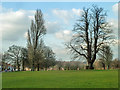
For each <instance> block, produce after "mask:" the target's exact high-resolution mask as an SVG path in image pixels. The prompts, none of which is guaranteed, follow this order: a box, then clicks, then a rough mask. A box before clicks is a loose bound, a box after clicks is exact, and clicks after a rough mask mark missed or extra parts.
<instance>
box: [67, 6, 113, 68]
mask: <svg viewBox="0 0 120 90" xmlns="http://www.w3.org/2000/svg"><path fill="white" fill-rule="evenodd" d="M106 16H107V14H106V12H105V11H104V9H103V8H101V7H100V8H99V7H98V6H95V5H93V7H92V8H91V9H89V8H87V9H86V8H83V13H82V16H81V17H80V19H79V20H78V21H77V23H76V24H75V25H74V28H73V32H74V35H73V37H72V39H71V40H70V42H68V43H67V44H66V46H67V48H68V49H69V50H70V51H71V53H72V55H73V57H74V58H75V59H80V58H84V59H86V60H87V62H88V69H94V67H93V63H94V62H95V60H96V55H97V53H98V52H99V50H100V48H101V46H102V45H104V44H105V43H108V40H109V39H111V35H110V33H111V32H112V30H111V29H110V26H109V24H108V23H107V22H106Z"/></svg>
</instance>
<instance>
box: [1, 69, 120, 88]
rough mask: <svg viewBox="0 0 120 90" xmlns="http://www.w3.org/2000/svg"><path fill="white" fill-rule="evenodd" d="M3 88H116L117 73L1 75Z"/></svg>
mask: <svg viewBox="0 0 120 90" xmlns="http://www.w3.org/2000/svg"><path fill="white" fill-rule="evenodd" d="M2 77H3V78H2V82H3V84H2V86H3V88H118V71H117V70H114V71H113V70H109V71H102V70H101V71H100V70H96V71H95V70H93V71H84V70H83V71H39V72H37V71H35V72H31V71H26V72H8V73H3V74H2Z"/></svg>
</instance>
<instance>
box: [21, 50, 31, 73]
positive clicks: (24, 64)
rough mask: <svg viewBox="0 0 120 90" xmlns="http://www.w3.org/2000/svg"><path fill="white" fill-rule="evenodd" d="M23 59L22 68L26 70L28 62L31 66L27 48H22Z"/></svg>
mask: <svg viewBox="0 0 120 90" xmlns="http://www.w3.org/2000/svg"><path fill="white" fill-rule="evenodd" d="M21 60H22V70H23V71H24V68H25V66H26V64H27V66H29V61H28V50H27V48H21Z"/></svg>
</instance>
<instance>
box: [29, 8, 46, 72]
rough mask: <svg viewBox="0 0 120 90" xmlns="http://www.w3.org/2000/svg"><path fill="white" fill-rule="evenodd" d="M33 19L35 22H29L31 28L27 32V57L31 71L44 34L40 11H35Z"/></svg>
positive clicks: (44, 29)
mask: <svg viewBox="0 0 120 90" xmlns="http://www.w3.org/2000/svg"><path fill="white" fill-rule="evenodd" d="M34 18H35V20H32V21H31V27H30V29H29V30H28V57H29V59H30V61H31V67H32V71H34V68H35V67H34V66H35V65H34V64H35V61H37V58H36V54H37V48H38V47H39V44H40V40H41V38H42V37H43V35H45V34H46V28H45V26H44V20H43V14H42V12H41V10H37V11H36V13H35V17H34Z"/></svg>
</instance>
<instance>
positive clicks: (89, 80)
mask: <svg viewBox="0 0 120 90" xmlns="http://www.w3.org/2000/svg"><path fill="white" fill-rule="evenodd" d="M16 4H17V3H16ZM29 4H30V3H29ZM34 4H35V6H36V8H38V7H39V8H40V5H38V4H36V3H34ZM39 4H41V3H39ZM56 4H57V3H56ZM63 4H65V5H66V3H63ZM69 4H70V3H69ZM3 5H4V4H3ZM37 5H38V6H37ZM49 5H51V3H49ZM58 5H59V4H58ZM76 5H77V4H76ZM81 5H82V4H81ZM110 5H111V4H110ZM115 5H116V4H115ZM29 6H30V5H29ZM78 6H79V5H78ZM88 6H89V5H88ZM88 6H86V7H81V8H80V9H76V8H72V9H71V11H69V10H68V11H66V10H59V9H52V11H51V13H52V14H53V18H52V19H50V18H51V17H52V14H51V13H50V11H49V12H47V13H46V12H45V10H44V9H43V8H42V6H41V8H40V9H35V8H34V11H33V10H32V11H25V10H21V9H20V10H19V11H12V9H10V12H9V10H8V12H7V14H6V13H5V12H3V13H2V15H3V16H4V14H5V15H6V16H7V15H8V16H7V17H8V18H7V19H8V22H11V23H10V24H14V25H13V26H11V27H12V28H11V27H10V28H9V29H10V30H11V31H10V32H9V33H10V35H9V33H8V35H6V34H5V32H4V33H3V34H5V35H6V37H5V35H3V41H4V44H5V43H6V45H4V46H3V51H2V53H0V56H1V57H2V58H1V59H2V61H0V73H1V72H2V88H118V87H119V85H118V77H119V73H118V72H119V69H120V60H119V58H118V55H119V54H118V51H117V49H118V44H119V43H118V38H117V37H118V36H117V34H115V32H117V28H118V27H115V26H116V25H115V23H113V22H111V21H109V20H108V19H109V16H110V15H109V14H107V13H109V12H107V10H106V8H103V7H102V6H99V4H91V6H90V7H88ZM48 7H49V6H48ZM104 7H106V5H105V6H104ZM49 8H50V7H49ZM48 10H51V9H48ZM110 10H111V9H110V8H109V11H110ZM8 13H9V14H12V15H13V16H14V17H15V18H14V20H10V19H11V17H12V15H11V17H9V16H10V15H9V14H8ZM48 13H49V15H51V17H50V16H49V15H48ZM70 13H71V14H70ZM110 14H111V15H112V14H113V13H112V11H111V12H110ZM30 15H31V16H30ZM55 15H56V16H59V15H61V16H60V19H58V17H54V16H55ZM62 15H63V16H62ZM43 16H44V17H43ZM64 16H65V17H64ZM48 18H49V19H48ZM61 18H63V19H64V20H62V19H61ZM69 18H71V19H70V21H69V20H68V21H67V20H66V19H69ZM114 18H115V19H116V16H114ZM7 19H6V20H7ZM9 20H10V21H9ZM20 20H21V21H20ZM24 20H25V21H24ZM49 20H50V21H49ZM52 20H53V21H54V20H56V21H54V22H52ZM60 20H62V21H60ZM3 21H4V20H3ZM19 21H20V22H19ZM4 22H5V21H4ZM21 23H22V25H19V24H21ZM60 23H61V24H60ZM7 24H8V23H7ZM8 26H10V25H8ZM14 27H15V29H14ZM23 27H25V28H23ZM58 27H59V28H60V27H62V28H60V29H58ZM67 27H68V28H67ZM63 29H64V30H63ZM7 30H8V28H7V29H6V31H7ZM12 30H14V31H13V32H12ZM21 30H23V31H22V32H21V33H20V35H18V33H19V32H20V31H21ZM4 31H5V30H4ZM15 33H16V34H17V35H16V34H15ZM9 36H10V37H9ZM22 36H24V37H22ZM7 37H8V38H7ZM11 37H12V38H11ZM17 38H18V40H16V39H17ZM10 39H12V40H10ZM5 40H6V41H5ZM12 41H13V42H12ZM9 42H11V43H10V44H8V43H9ZM15 42H16V43H15ZM116 48H117V49H116Z"/></svg>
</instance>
